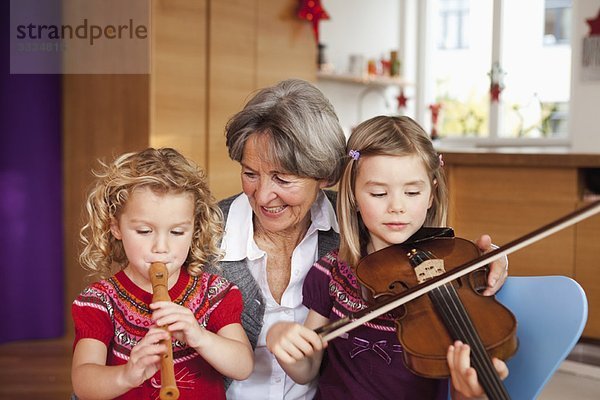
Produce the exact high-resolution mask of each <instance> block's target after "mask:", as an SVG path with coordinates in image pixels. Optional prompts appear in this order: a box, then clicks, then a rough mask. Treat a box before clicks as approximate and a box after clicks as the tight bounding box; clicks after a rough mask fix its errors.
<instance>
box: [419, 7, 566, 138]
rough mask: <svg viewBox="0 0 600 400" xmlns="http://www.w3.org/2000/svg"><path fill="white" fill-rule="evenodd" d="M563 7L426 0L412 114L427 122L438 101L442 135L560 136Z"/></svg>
mask: <svg viewBox="0 0 600 400" xmlns="http://www.w3.org/2000/svg"><path fill="white" fill-rule="evenodd" d="M570 10H571V2H570V1H566V0H562V1H560V0H554V1H551V0H530V1H521V0H477V1H468V0H464V1H458V0H457V1H452V0H426V5H424V6H422V7H421V8H420V10H419V17H418V18H419V22H420V23H423V22H425V23H426V24H427V25H426V26H427V29H426V30H425V33H424V34H422V36H421V37H420V38H419V44H418V45H419V46H425V47H426V48H427V49H428V50H427V51H426V52H425V53H424V54H425V56H424V57H420V58H419V59H420V60H422V62H421V64H424V65H420V66H418V70H419V71H423V72H422V74H423V75H422V77H418V78H417V82H418V85H422V87H421V88H420V89H417V90H418V91H420V93H421V100H420V101H421V102H422V104H421V108H420V110H421V111H420V112H421V115H417V118H419V119H420V120H422V121H425V125H426V126H427V125H428V124H429V127H431V125H433V123H434V122H433V119H432V115H431V114H432V113H431V112H430V109H431V107H430V106H431V105H439V107H440V108H439V109H440V111H439V114H438V116H437V118H436V122H435V130H436V131H437V133H438V134H439V136H440V137H442V138H445V139H446V140H449V141H453V140H460V141H463V142H464V141H474V142H484V143H486V144H492V142H498V143H499V144H511V145H512V144H523V143H530V142H535V144H536V145H541V144H564V143H565V142H566V139H567V129H566V124H567V120H568V115H569V106H568V105H569V92H570V79H571V78H570V77H571V48H570V44H569V38H570V29H571V28H570V26H571V24H570V15H571V11H570ZM542 32H543V35H544V40H540V37H541V35H542ZM442 38H443V39H442ZM550 38H552V41H553V44H560V46H556V45H552V46H549V45H548V44H549V42H550V40H551V39H550ZM492 78H494V79H492ZM492 83H495V84H496V85H492ZM494 94H495V95H497V96H496V97H494ZM418 110H419V109H417V114H418V113H419V111H418Z"/></svg>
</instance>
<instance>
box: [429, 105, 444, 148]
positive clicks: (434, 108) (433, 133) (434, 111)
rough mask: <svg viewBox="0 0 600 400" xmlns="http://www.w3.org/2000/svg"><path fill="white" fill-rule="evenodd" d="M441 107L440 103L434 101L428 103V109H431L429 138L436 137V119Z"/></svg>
mask: <svg viewBox="0 0 600 400" xmlns="http://www.w3.org/2000/svg"><path fill="white" fill-rule="evenodd" d="M441 109H442V104H441V103H434V104H430V105H429V110H430V111H431V139H432V140H433V139H437V138H438V133H437V121H438V116H439V114H440V110H441Z"/></svg>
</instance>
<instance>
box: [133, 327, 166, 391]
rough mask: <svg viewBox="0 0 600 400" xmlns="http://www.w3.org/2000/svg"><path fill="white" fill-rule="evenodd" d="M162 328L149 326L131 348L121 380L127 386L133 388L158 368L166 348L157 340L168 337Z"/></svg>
mask: <svg viewBox="0 0 600 400" xmlns="http://www.w3.org/2000/svg"><path fill="white" fill-rule="evenodd" d="M168 338H169V334H168V333H167V332H165V330H164V329H159V328H156V327H153V328H150V329H149V330H148V333H147V334H146V336H144V338H143V339H142V340H140V341H139V342H138V343H137V344H136V345H135V346H134V347H133V348H132V349H131V354H130V356H129V360H128V361H127V364H126V365H125V370H124V373H123V380H124V383H125V384H126V386H127V387H131V388H135V387H137V386H139V385H141V384H142V383H143V382H144V381H145V380H146V379H149V378H150V377H152V376H153V375H154V374H155V373H156V371H158V370H159V369H160V360H161V357H162V354H164V353H165V352H166V351H167V349H166V347H165V345H162V344H159V343H158V342H159V341H160V340H163V339H168Z"/></svg>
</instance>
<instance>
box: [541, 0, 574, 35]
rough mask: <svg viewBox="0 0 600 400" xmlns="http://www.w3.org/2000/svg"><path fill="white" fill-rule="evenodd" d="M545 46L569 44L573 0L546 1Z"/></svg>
mask: <svg viewBox="0 0 600 400" xmlns="http://www.w3.org/2000/svg"><path fill="white" fill-rule="evenodd" d="M544 7H545V11H544V44H545V45H556V44H568V43H569V40H570V37H571V35H570V31H571V0H545V6H544Z"/></svg>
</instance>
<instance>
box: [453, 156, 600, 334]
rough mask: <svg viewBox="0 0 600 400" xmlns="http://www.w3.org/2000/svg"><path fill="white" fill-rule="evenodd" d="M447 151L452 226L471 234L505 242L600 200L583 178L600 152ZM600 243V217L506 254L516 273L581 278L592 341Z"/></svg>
mask: <svg viewBox="0 0 600 400" xmlns="http://www.w3.org/2000/svg"><path fill="white" fill-rule="evenodd" d="M442 152H443V156H444V161H445V166H444V168H445V169H446V176H447V178H448V181H449V190H450V212H449V221H448V225H449V226H452V227H453V228H454V229H455V232H456V234H457V236H461V237H465V238H467V239H471V240H474V239H476V238H478V237H479V236H481V234H483V233H488V234H490V235H491V236H492V239H493V241H494V243H495V244H497V245H502V244H505V243H508V242H509V241H512V240H514V239H517V238H518V237H521V236H522V235H525V234H527V233H529V232H531V231H533V230H535V229H537V228H540V227H542V226H544V225H546V224H548V223H550V222H552V221H554V220H556V219H558V218H559V217H562V216H563V215H565V214H568V213H570V212H572V211H574V210H576V209H578V208H579V207H581V206H582V205H584V204H587V203H588V202H589V201H591V200H590V199H596V198H598V196H595V195H592V194H590V190H589V188H588V187H586V184H585V179H583V177H584V175H585V174H586V172H588V171H590V170H591V169H592V168H598V167H599V166H600V155H594V154H572V153H570V152H568V151H564V152H554V153H549V152H547V151H545V150H543V149H542V150H539V151H531V152H523V151H519V152H514V151H512V150H503V149H496V150H492V151H489V150H471V151H463V152H460V151H456V150H453V151H442ZM598 243H600V216H598V215H597V216H594V217H591V218H589V219H587V220H584V221H582V222H580V223H579V224H577V225H574V226H572V227H569V228H566V229H564V230H562V231H559V232H557V233H555V234H553V235H551V236H549V237H547V238H545V239H543V240H541V241H539V242H536V243H534V244H532V245H530V246H528V247H526V248H524V249H522V250H519V251H518V252H515V253H513V254H511V255H509V264H510V274H511V275H564V276H569V277H571V278H573V279H575V280H577V281H578V282H579V284H580V285H581V286H582V287H583V289H584V290H585V292H586V294H587V297H588V302H589V317H588V322H587V325H586V327H585V330H584V332H583V336H585V337H589V338H593V339H600V278H599V277H600V274H599V273H598V271H600V257H599V256H600V246H599V245H598ZM557 295H560V294H557Z"/></svg>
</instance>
